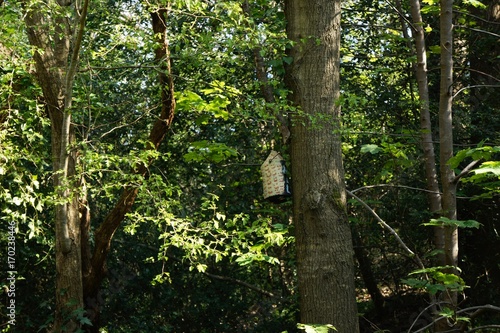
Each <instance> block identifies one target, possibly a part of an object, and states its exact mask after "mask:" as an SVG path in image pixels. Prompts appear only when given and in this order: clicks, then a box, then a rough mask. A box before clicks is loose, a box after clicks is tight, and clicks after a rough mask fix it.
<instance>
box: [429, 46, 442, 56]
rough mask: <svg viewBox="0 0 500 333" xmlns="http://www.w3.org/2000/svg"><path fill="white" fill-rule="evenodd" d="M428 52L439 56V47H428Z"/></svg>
mask: <svg viewBox="0 0 500 333" xmlns="http://www.w3.org/2000/svg"><path fill="white" fill-rule="evenodd" d="M429 52H430V53H434V54H441V46H439V45H431V46H429Z"/></svg>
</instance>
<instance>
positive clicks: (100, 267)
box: [84, 8, 175, 297]
mask: <svg viewBox="0 0 500 333" xmlns="http://www.w3.org/2000/svg"><path fill="white" fill-rule="evenodd" d="M167 14H168V8H160V9H158V10H156V11H154V12H152V13H151V19H152V27H153V32H154V36H155V39H156V40H157V43H158V45H159V46H158V48H157V49H155V61H156V62H157V63H159V64H160V67H161V68H162V70H161V71H160V74H159V85H160V87H161V96H160V98H161V106H162V107H161V115H160V117H159V118H158V119H157V120H156V122H155V123H154V125H153V128H152V129H151V132H150V135H149V142H150V146H149V147H147V148H146V149H158V147H159V146H160V143H161V142H162V141H163V138H164V137H165V135H166V133H167V131H168V129H169V128H170V125H171V124H172V121H173V118H174V111H175V99H174V84H173V77H172V75H171V65H170V52H169V47H168V41H167V25H166V22H165V19H166V16H167ZM151 162H152V161H151V160H150V161H148V162H145V163H143V164H141V165H139V166H138V167H137V169H136V170H134V171H133V172H134V173H135V174H136V175H141V176H145V175H146V173H147V170H148V165H149V164H150V163H151ZM138 193H139V189H138V188H137V187H131V186H129V187H126V188H125V189H124V190H123V192H122V194H121V196H120V198H119V199H118V201H117V203H116V204H115V207H114V208H113V209H112V210H111V211H110V212H109V214H108V215H107V216H106V218H105V219H104V221H103V222H102V223H101V225H100V226H99V227H98V228H97V230H96V231H95V247H94V251H93V255H92V263H91V268H90V272H86V273H85V278H84V290H85V292H86V293H87V297H94V296H95V295H96V293H97V291H98V288H99V285H100V283H101V281H102V279H103V278H104V273H105V262H106V258H107V255H108V253H109V250H110V247H111V240H112V238H113V235H114V233H115V231H116V230H117V229H118V227H119V226H120V224H121V223H122V221H123V219H124V218H125V215H126V214H127V213H128V212H130V210H131V208H132V205H133V204H134V202H135V199H136V197H137V194H138Z"/></svg>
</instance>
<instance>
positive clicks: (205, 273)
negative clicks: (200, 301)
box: [201, 272, 281, 298]
mask: <svg viewBox="0 0 500 333" xmlns="http://www.w3.org/2000/svg"><path fill="white" fill-rule="evenodd" d="M201 273H202V274H203V275H205V276H208V277H209V278H212V279H217V280H221V281H229V282H232V283H236V284H239V285H241V286H243V287H246V288H248V289H251V290H253V291H256V292H258V293H260V294H262V295H265V296H268V297H272V298H281V297H280V296H277V295H275V294H273V293H272V292H269V291H267V290H263V289H261V288H259V287H256V286H254V285H252V284H250V283H248V282H245V281H242V280H239V279H235V278H231V277H228V276H222V275H216V274H212V273H207V272H201Z"/></svg>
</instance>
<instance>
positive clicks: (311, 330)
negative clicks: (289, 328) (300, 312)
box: [297, 323, 337, 333]
mask: <svg viewBox="0 0 500 333" xmlns="http://www.w3.org/2000/svg"><path fill="white" fill-rule="evenodd" d="M297 328H298V329H299V330H304V331H306V333H328V332H330V330H334V331H336V330H337V329H336V328H335V327H334V326H333V325H330V324H326V325H325V324H323V325H322V324H300V323H299V324H297Z"/></svg>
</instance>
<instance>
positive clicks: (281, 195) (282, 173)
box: [260, 150, 292, 203]
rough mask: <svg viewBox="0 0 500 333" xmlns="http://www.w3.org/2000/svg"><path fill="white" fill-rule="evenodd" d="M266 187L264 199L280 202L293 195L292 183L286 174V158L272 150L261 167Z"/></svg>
mask: <svg viewBox="0 0 500 333" xmlns="http://www.w3.org/2000/svg"><path fill="white" fill-rule="evenodd" d="M260 170H261V173H262V183H263V187H264V199H266V200H268V201H270V202H273V203H280V202H283V201H285V200H286V198H287V197H289V196H291V195H292V193H291V191H290V184H289V180H288V177H287V175H286V167H285V160H284V159H283V157H281V155H280V154H279V153H278V152H276V151H274V150H272V151H271V153H270V154H269V156H268V157H267V159H266V160H265V161H264V163H263V164H262V166H261V167H260Z"/></svg>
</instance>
